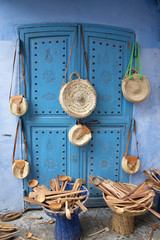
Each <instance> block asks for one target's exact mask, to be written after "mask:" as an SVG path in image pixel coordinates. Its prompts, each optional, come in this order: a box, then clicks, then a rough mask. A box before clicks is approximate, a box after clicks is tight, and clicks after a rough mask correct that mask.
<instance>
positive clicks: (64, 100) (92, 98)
mask: <svg viewBox="0 0 160 240" xmlns="http://www.w3.org/2000/svg"><path fill="white" fill-rule="evenodd" d="M73 74H75V75H77V77H78V79H76V80H74V81H72V79H71V78H72V76H73ZM59 101H60V103H61V105H62V108H63V109H64V110H65V111H66V113H68V114H69V115H70V116H72V117H75V118H85V117H87V116H89V115H90V114H91V113H92V112H93V110H94V109H95V107H96V102H97V94H96V91H95V89H94V87H93V86H92V85H91V83H90V82H89V81H88V80H84V79H81V78H80V75H79V73H77V72H73V73H72V74H71V75H70V78H69V83H66V84H64V85H63V86H62V88H61V91H60V95H59Z"/></svg>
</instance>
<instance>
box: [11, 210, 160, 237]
mask: <svg viewBox="0 0 160 240" xmlns="http://www.w3.org/2000/svg"><path fill="white" fill-rule="evenodd" d="M112 214H113V212H112V211H111V210H110V209H109V208H88V211H87V212H85V213H81V214H80V215H79V218H80V222H81V225H82V229H83V239H84V240H86V239H88V240H90V239H96V240H117V239H119V240H121V239H124V240H149V236H150V233H151V229H152V226H151V225H150V224H148V223H146V222H143V221H142V220H141V218H144V219H146V220H148V221H150V222H152V223H156V224H160V220H159V219H158V218H156V217H154V216H153V215H152V214H150V213H146V214H145V215H143V216H139V217H136V219H135V231H134V233H133V234H131V235H130V236H118V235H117V234H116V233H115V232H113V231H112V230H111V231H110V232H103V233H100V234H98V235H95V236H93V237H90V238H89V237H88V235H89V234H92V233H94V232H97V231H99V230H101V229H103V228H105V227H109V228H110V226H109V222H110V218H111V216H112ZM24 216H26V217H27V216H29V217H30V216H32V217H36V216H42V217H43V219H41V220H31V219H24ZM49 220H50V218H49V217H48V216H47V215H46V214H45V213H44V212H43V210H30V211H27V212H25V213H24V214H23V216H22V217H21V218H19V219H17V220H14V221H10V222H8V223H10V224H13V225H14V226H17V227H19V230H20V232H19V233H17V235H16V237H15V238H14V240H18V239H19V238H18V236H21V237H23V238H24V239H26V237H25V235H26V233H27V232H31V233H33V235H34V236H35V237H39V238H41V239H43V240H54V226H55V224H54V223H53V224H43V225H34V223H36V222H43V221H49ZM159 238H160V230H156V232H155V234H154V236H153V240H158V239H159Z"/></svg>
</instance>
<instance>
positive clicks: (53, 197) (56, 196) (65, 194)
mask: <svg viewBox="0 0 160 240" xmlns="http://www.w3.org/2000/svg"><path fill="white" fill-rule="evenodd" d="M82 192H86V190H80V191H73V192H69V193H64V194H58V195H54V196H47V197H46V199H55V198H59V197H65V196H70V195H72V194H78V193H82Z"/></svg>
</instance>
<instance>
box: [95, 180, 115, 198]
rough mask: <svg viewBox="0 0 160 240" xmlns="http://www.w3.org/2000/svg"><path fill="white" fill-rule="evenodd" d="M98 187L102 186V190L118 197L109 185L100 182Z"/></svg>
mask: <svg viewBox="0 0 160 240" xmlns="http://www.w3.org/2000/svg"><path fill="white" fill-rule="evenodd" d="M99 185H100V186H103V188H105V189H106V190H107V191H109V192H110V193H111V194H112V195H113V196H115V197H118V195H117V192H116V191H115V190H114V189H113V188H112V187H111V186H110V185H109V184H107V183H104V182H100V184H99ZM118 198H119V197H118Z"/></svg>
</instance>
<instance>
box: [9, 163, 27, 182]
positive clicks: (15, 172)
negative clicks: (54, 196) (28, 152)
mask: <svg viewBox="0 0 160 240" xmlns="http://www.w3.org/2000/svg"><path fill="white" fill-rule="evenodd" d="M20 171H21V170H20V168H18V167H17V166H16V163H15V162H14V163H13V164H12V173H13V175H14V176H15V177H16V178H19V179H23V178H26V177H27V176H28V174H29V162H27V161H25V166H24V169H23V175H22V176H21V174H20Z"/></svg>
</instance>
